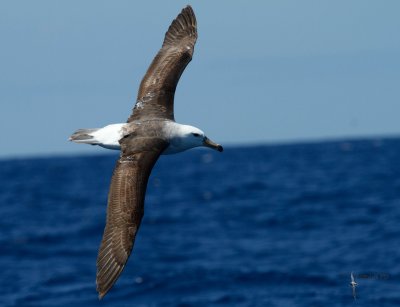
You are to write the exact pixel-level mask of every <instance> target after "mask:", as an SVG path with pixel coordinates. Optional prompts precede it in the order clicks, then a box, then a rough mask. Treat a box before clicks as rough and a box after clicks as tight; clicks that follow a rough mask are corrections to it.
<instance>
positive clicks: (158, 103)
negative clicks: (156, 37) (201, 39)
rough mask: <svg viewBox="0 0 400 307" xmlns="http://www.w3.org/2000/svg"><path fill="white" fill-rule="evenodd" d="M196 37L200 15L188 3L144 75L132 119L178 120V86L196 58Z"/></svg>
mask: <svg viewBox="0 0 400 307" xmlns="http://www.w3.org/2000/svg"><path fill="white" fill-rule="evenodd" d="M196 40H197V22H196V17H195V15H194V12H193V9H192V8H191V7H190V6H187V7H185V8H184V9H183V10H182V12H181V13H180V14H179V15H178V16H177V17H176V19H175V20H174V21H173V22H172V23H171V25H170V27H169V29H168V31H167V33H166V34H165V38H164V42H163V45H162V48H161V49H160V51H159V52H158V54H157V55H156V57H155V58H154V60H153V62H152V63H151V65H150V67H149V69H148V70H147V72H146V75H145V76H144V77H143V80H142V82H141V83H140V87H139V92H138V96H137V100H136V104H135V106H134V108H133V113H132V115H131V116H130V117H129V119H128V122H131V121H134V120H138V119H144V118H166V119H170V120H174V95H175V90H176V86H177V84H178V81H179V78H180V77H181V75H182V73H183V71H184V70H185V68H186V66H187V64H189V62H190V61H191V60H192V56H193V51H194V45H195V43H196Z"/></svg>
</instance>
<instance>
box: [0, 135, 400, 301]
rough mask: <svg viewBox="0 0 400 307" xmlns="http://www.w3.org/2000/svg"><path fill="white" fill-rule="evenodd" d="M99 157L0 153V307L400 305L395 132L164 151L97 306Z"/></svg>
mask: <svg viewBox="0 0 400 307" xmlns="http://www.w3.org/2000/svg"><path fill="white" fill-rule="evenodd" d="M99 153H101V154H99V155H93V156H68V157H43V158H23V159H22V158H20V159H3V160H0V205H1V206H0V227H1V231H0V269H1V273H0V274H1V278H0V306H58V307H59V306H283V307H291V306H305V307H310V306H325V307H329V306H357V305H358V306H400V244H399V242H400V139H396V138H392V139H385V138H382V139H365V140H343V141H330V142H316V143H308V144H293V145H262V146H261V145H260V146H248V147H245V146H242V147H239V146H238V147H227V148H225V151H224V152H223V153H218V152H213V151H211V150H201V149H199V150H191V151H188V152H185V153H182V154H179V155H172V156H162V157H161V158H160V159H159V161H158V162H157V164H156V166H155V168H154V170H153V173H152V175H151V177H150V180H149V185H148V191H147V196H146V205H145V216H144V219H143V221H142V225H141V228H140V231H139V233H138V236H137V239H136V243H135V246H134V249H133V253H132V255H131V257H130V259H129V261H128V264H127V266H126V268H125V270H124V272H123V273H122V275H121V277H120V278H119V280H118V281H117V283H116V285H115V286H114V287H113V288H112V289H111V291H110V292H109V293H108V294H107V295H106V296H105V298H104V299H103V300H102V301H99V300H98V298H97V293H96V285H95V275H96V256H97V251H98V247H99V244H100V240H101V236H102V233H103V229H104V223H105V213H106V201H107V193H108V186H109V183H110V178H111V174H112V171H113V168H114V165H115V161H116V159H117V158H118V153H117V152H110V151H106V150H102V149H99ZM102 153H104V154H102ZM351 272H353V275H354V277H355V281H356V282H357V284H358V285H357V287H356V299H355V298H354V297H353V293H352V287H351V286H350V274H351Z"/></svg>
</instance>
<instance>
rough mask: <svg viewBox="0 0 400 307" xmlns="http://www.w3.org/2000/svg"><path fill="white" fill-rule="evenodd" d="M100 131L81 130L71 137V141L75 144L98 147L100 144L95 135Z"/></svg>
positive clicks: (95, 129)
mask: <svg viewBox="0 0 400 307" xmlns="http://www.w3.org/2000/svg"><path fill="white" fill-rule="evenodd" d="M97 130H99V129H98V128H94V129H79V130H76V131H75V132H74V134H72V135H71V136H70V137H69V140H70V141H72V142H75V143H85V144H91V145H98V144H99V142H98V141H97V140H96V138H95V137H94V135H93V133H94V132H96V131H97Z"/></svg>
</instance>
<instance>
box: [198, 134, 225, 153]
mask: <svg viewBox="0 0 400 307" xmlns="http://www.w3.org/2000/svg"><path fill="white" fill-rule="evenodd" d="M203 146H206V147H210V148H212V149H215V150H218V151H219V152H222V151H223V150H224V148H223V147H222V146H221V145H219V144H217V143H214V142H213V141H211V140H210V139H209V138H208V137H204V140H203Z"/></svg>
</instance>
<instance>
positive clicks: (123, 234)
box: [96, 138, 167, 299]
mask: <svg viewBox="0 0 400 307" xmlns="http://www.w3.org/2000/svg"><path fill="white" fill-rule="evenodd" d="M123 142H126V143H127V144H125V143H121V147H122V155H121V158H120V159H119V160H118V161H117V163H116V166H115V169H114V172H113V176H112V179H111V185H110V191H109V194H108V207H107V220H106V227H105V229H104V235H103V239H102V242H101V245H100V249H99V254H98V257H97V276H96V284H97V291H98V292H99V298H100V299H101V298H102V297H103V296H104V295H105V294H106V293H107V292H108V291H109V290H110V289H111V287H112V286H113V285H114V283H115V282H116V280H117V279H118V277H119V275H120V274H121V272H122V270H123V269H124V267H125V264H126V262H127V260H128V258H129V255H130V254H131V251H132V248H133V244H134V241H135V237H136V234H137V231H138V229H139V226H140V223H141V220H142V217H143V213H144V198H145V193H146V187H147V181H148V178H149V176H150V173H151V170H152V168H153V166H154V164H155V163H156V161H157V159H158V157H159V156H160V154H161V152H162V151H163V150H164V149H165V147H166V146H167V143H166V142H165V141H163V140H161V139H158V138H148V139H143V138H142V139H139V140H134V139H133V140H129V139H128V140H126V141H125V140H124V141H123ZM138 142H140V144H135V143H138ZM138 149H139V150H138Z"/></svg>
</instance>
